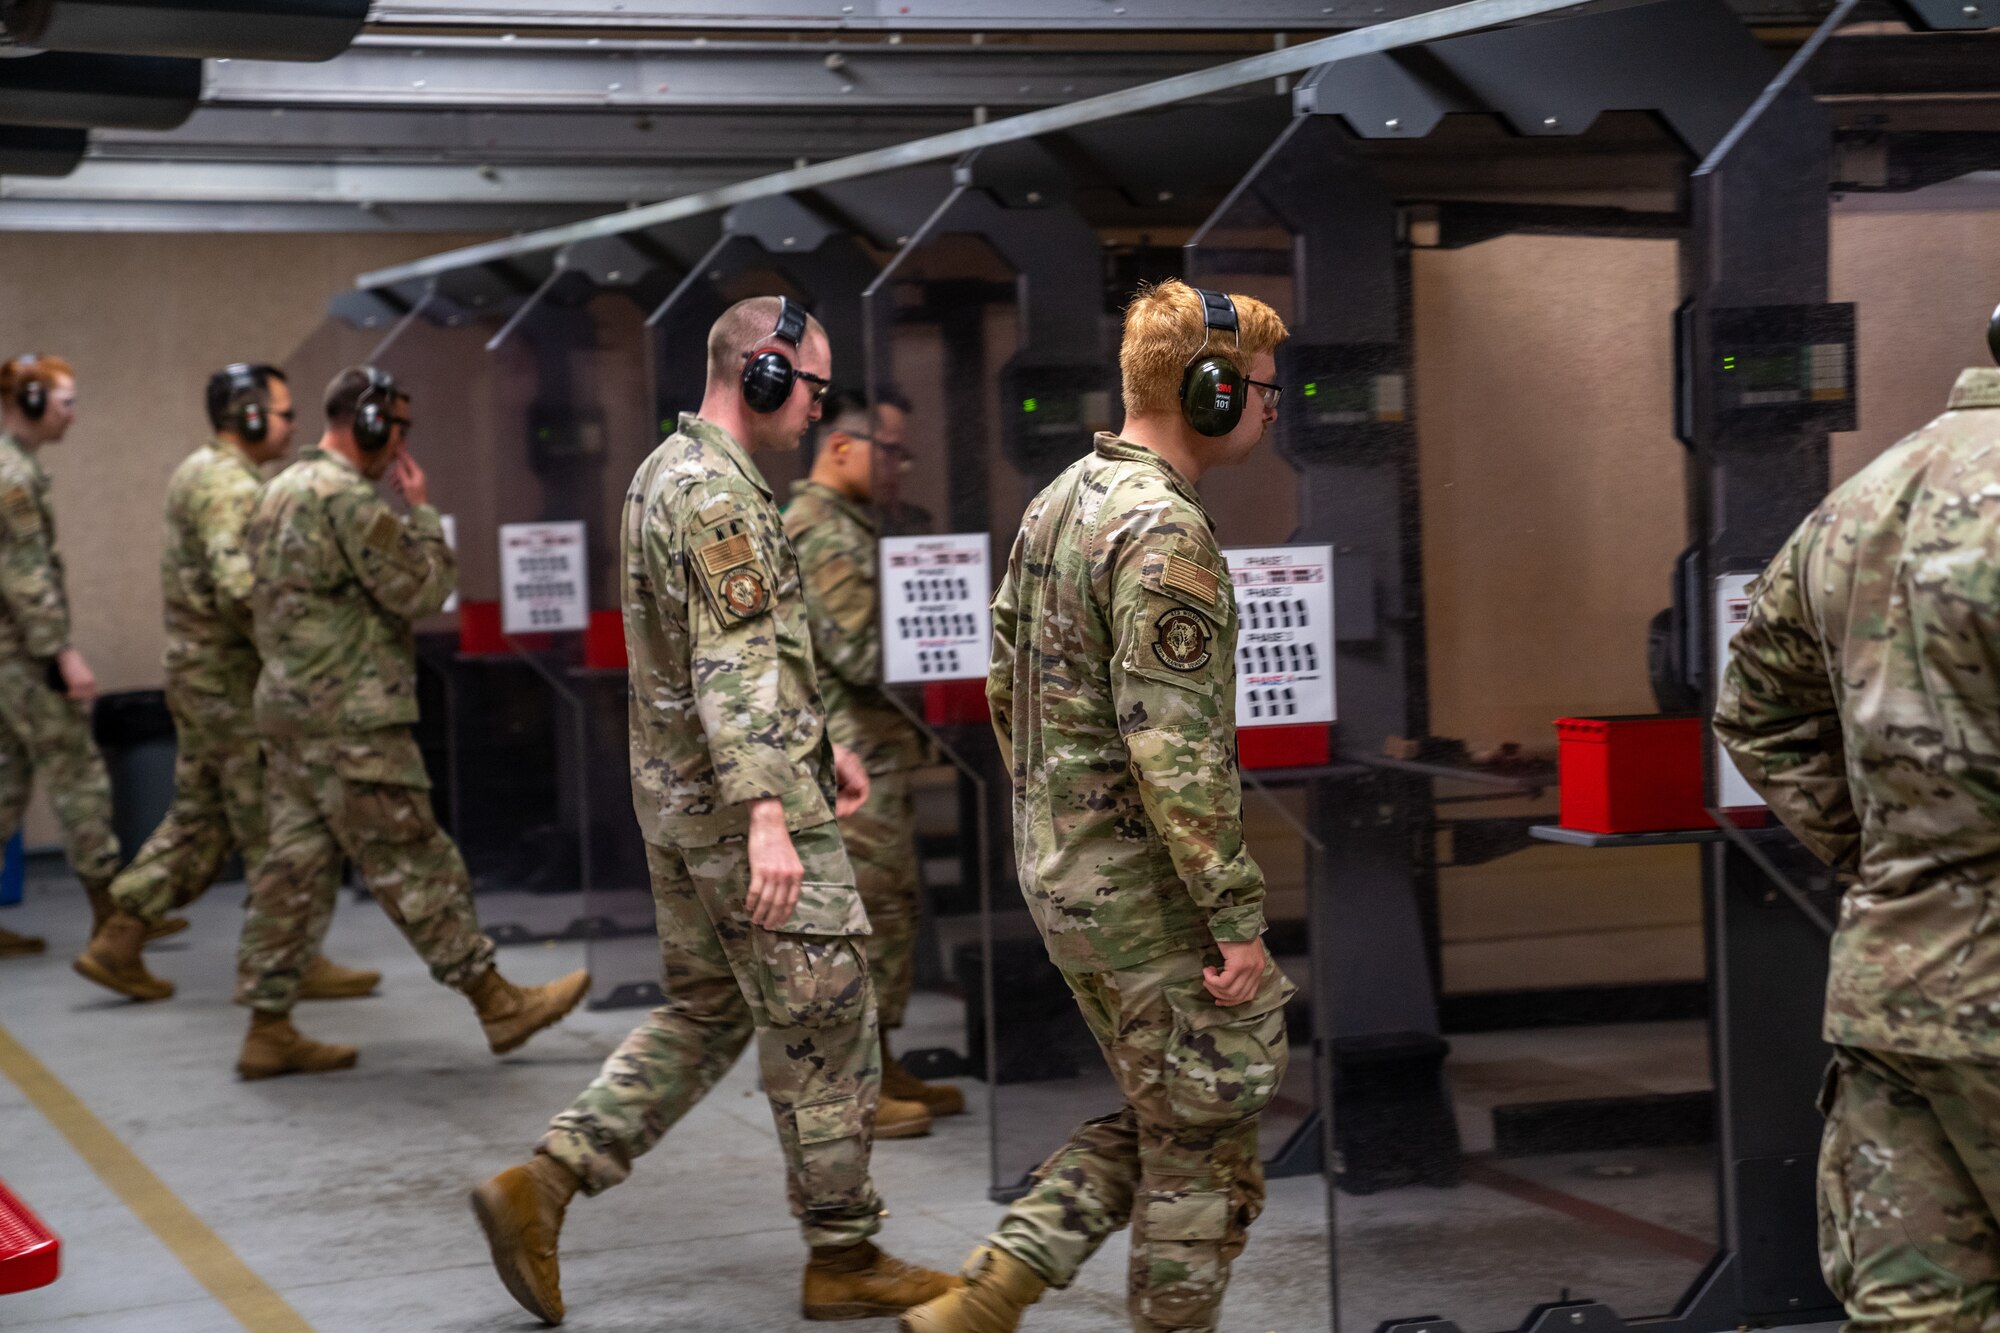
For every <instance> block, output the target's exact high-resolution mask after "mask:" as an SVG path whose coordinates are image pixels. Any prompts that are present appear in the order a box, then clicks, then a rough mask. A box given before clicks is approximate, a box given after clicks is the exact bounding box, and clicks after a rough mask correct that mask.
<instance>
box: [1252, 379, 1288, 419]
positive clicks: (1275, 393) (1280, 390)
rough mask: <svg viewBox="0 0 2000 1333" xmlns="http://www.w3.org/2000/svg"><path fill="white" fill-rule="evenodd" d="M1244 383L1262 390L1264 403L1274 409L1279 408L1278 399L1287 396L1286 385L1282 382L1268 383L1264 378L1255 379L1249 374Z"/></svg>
mask: <svg viewBox="0 0 2000 1333" xmlns="http://www.w3.org/2000/svg"><path fill="white" fill-rule="evenodd" d="M1244 383H1246V384H1249V385H1251V386H1253V387H1254V388H1256V389H1258V390H1260V391H1261V392H1262V393H1263V395H1264V405H1265V406H1266V407H1269V408H1270V409H1271V410H1272V411H1276V410H1277V407H1278V400H1279V399H1280V398H1283V397H1284V396H1285V386H1284V385H1282V384H1266V383H1264V381H1262V380H1253V379H1251V378H1250V377H1249V376H1247V375H1246V376H1244Z"/></svg>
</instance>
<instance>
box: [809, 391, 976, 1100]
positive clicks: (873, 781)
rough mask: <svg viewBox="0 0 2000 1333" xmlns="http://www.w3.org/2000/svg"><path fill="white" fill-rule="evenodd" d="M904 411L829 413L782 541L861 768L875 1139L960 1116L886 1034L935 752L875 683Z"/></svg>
mask: <svg viewBox="0 0 2000 1333" xmlns="http://www.w3.org/2000/svg"><path fill="white" fill-rule="evenodd" d="M907 411H908V408H907V406H906V405H905V404H904V403H903V402H902V401H901V400H900V399H897V398H893V397H886V396H879V395H878V398H877V401H876V403H875V405H874V416H875V420H874V421H872V422H871V421H870V419H869V418H870V411H869V404H867V403H866V402H864V401H862V400H860V399H859V398H856V397H849V396H845V395H843V396H841V397H840V398H839V399H838V400H837V401H836V402H834V403H833V404H831V405H830V407H829V410H828V413H827V420H826V425H825V427H824V428H823V429H822V431H821V438H820V443H819V451H818V455H817V457H816V458H815V459H814V462H813V472H812V475H811V476H810V477H808V478H806V479H804V480H802V481H798V482H794V483H793V485H792V501H791V503H790V504H789V505H787V506H786V507H785V533H786V535H787V536H789V537H790V538H791V541H792V547H793V549H794V550H796V551H797V552H798V558H799V573H800V577H801V578H802V579H803V580H804V582H805V599H806V612H807V622H808V623H809V624H810V625H811V627H812V642H813V661H814V664H815V666H816V667H817V668H818V673H819V693H820V699H821V700H822V701H823V702H824V704H825V706H826V728H827V731H828V732H829V733H830V734H831V735H832V737H833V739H834V741H835V743H837V744H840V745H844V746H846V747H847V748H848V749H850V750H852V751H854V753H855V754H856V756H857V757H859V758H860V760H861V764H862V767H864V768H866V769H867V770H868V799H867V801H865V802H864V803H863V804H862V806H861V808H860V809H859V810H856V811H855V812H854V813H853V814H851V815H849V816H848V817H847V818H845V819H843V820H842V821H841V822H840V836H841V840H842V841H843V842H845V843H846V844H847V855H848V858H849V859H850V860H851V861H853V863H854V880H855V885H856V887H858V888H859V889H860V891H861V902H862V904H863V906H865V907H866V908H867V909H868V922H869V924H870V925H871V926H873V927H874V932H873V933H872V934H871V935H869V937H868V942H867V952H868V973H869V976H870V977H871V978H872V979H873V981H874V983H875V997H876V1003H877V1006H878V1008H879V1010H880V1014H881V1022H882V1107H881V1110H880V1112H879V1113H878V1115H877V1117H876V1122H875V1133H876V1137H877V1138H906V1137H914V1136H916V1135H919V1134H924V1133H928V1132H929V1130H930V1127H931V1125H930V1121H931V1116H932V1115H956V1114H958V1113H960V1112H962V1111H964V1110H965V1095H964V1094H963V1093H962V1092H960V1091H959V1090H958V1089H957V1088H954V1087H951V1086H950V1085H948V1084H938V1085H935V1086H933V1085H930V1084H926V1083H924V1082H923V1081H922V1080H921V1079H919V1078H917V1077H916V1076H915V1075H914V1074H911V1073H910V1072H909V1071H908V1070H907V1069H905V1068H903V1066H902V1063H901V1062H900V1061H899V1060H897V1059H896V1057H895V1055H894V1053H893V1052H892V1051H890V1049H889V1033H891V1032H892V1031H894V1030H895V1029H897V1028H900V1027H901V1026H902V1025H903V1012H904V1009H905V1008H906V1007H907V1006H908V1004H909V1000H910V982H911V975H912V971H913V964H914V961H915V952H916V935H917V911H918V889H919V884H918V878H917V827H916V825H917V811H916V795H915V792H914V791H913V790H912V788H911V785H910V779H911V774H912V772H913V771H914V770H915V769H917V768H919V767H921V766H922V765H924V764H926V763H928V762H929V761H930V747H929V745H928V743H927V742H926V741H925V739H924V735H923V732H922V731H921V730H920V729H919V728H918V727H917V725H916V723H914V722H913V721H911V720H910V717H909V715H908V714H906V713H905V712H903V710H901V709H899V708H897V707H896V705H895V704H894V703H893V702H891V701H890V699H889V698H888V696H887V695H886V694H885V693H884V692H883V688H882V685H881V678H882V632H881V626H880V624H879V619H878V617H879V610H880V606H881V595H880V591H879V586H878V585H879V576H878V572H877V569H876V559H877V556H876V540H877V537H876V531H875V520H874V517H873V515H872V514H871V513H870V511H869V508H868V506H869V502H870V501H871V500H872V499H874V498H876V496H875V491H876V483H877V480H878V477H879V478H880V479H881V480H882V481H884V482H886V483H890V484H893V480H894V478H895V477H896V476H897V475H898V474H900V473H901V472H903V471H904V470H906V469H907V468H908V467H909V454H908V451H907V450H906V449H905V448H904V447H903V430H904V424H905V420H906V414H907ZM885 489H886V488H885ZM883 498H885V499H886V498H889V497H888V496H884V497H883Z"/></svg>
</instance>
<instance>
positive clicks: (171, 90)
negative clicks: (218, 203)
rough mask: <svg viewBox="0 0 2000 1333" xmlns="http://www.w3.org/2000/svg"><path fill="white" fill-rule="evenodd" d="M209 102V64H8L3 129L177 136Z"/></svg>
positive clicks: (150, 59)
mask: <svg viewBox="0 0 2000 1333" xmlns="http://www.w3.org/2000/svg"><path fill="white" fill-rule="evenodd" d="M200 100H201V62H200V61H199V60H180V59H169V58H167V57H163V56H97V55H69V54H67V53H64V54H51V55H40V56H29V57H27V58H25V59H22V60H0V123H8V124H15V125H44V126H71V127H75V128H79V129H88V128H90V127H91V126H93V125H106V126H116V127H118V128H119V129H131V130H171V129H174V128H176V127H178V126H179V125H181V124H182V123H183V122H184V121H186V120H187V118H188V117H189V116H191V115H193V114H194V108H195V103H196V102H198V101H200Z"/></svg>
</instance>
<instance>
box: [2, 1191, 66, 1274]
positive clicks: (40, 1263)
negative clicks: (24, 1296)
mask: <svg viewBox="0 0 2000 1333" xmlns="http://www.w3.org/2000/svg"><path fill="white" fill-rule="evenodd" d="M61 1272H62V1241H60V1240H58V1239H57V1238H56V1233H55V1232H53V1231H51V1230H49V1229H48V1227H47V1226H45V1225H43V1223H42V1219H41V1218H39V1217H36V1216H35V1215H34V1214H33V1213H31V1212H29V1211H28V1205H26V1204H24V1203H22V1202H21V1201H20V1200H19V1199H17V1198H15V1197H14V1196H13V1195H12V1194H11V1193H9V1192H8V1190H7V1187H6V1186H5V1185H0V1296H11V1295H13V1294H14V1293H15V1292H17V1291H33V1290H34V1289H35V1288H36V1287H46V1286H48V1285H49V1283H51V1282H54V1281H55V1280H56V1277H57V1275H58V1274H60V1273H61Z"/></svg>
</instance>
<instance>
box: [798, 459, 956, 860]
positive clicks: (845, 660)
mask: <svg viewBox="0 0 2000 1333" xmlns="http://www.w3.org/2000/svg"><path fill="white" fill-rule="evenodd" d="M785 534H786V536H788V537H790V538H791V542H792V549H793V550H794V551H795V552H797V554H798V562H799V572H800V575H801V577H802V578H803V580H804V583H805V595H806V613H807V618H808V621H809V623H810V625H811V627H812V645H813V664H814V666H815V667H816V668H817V672H818V679H819V697H820V701H821V703H822V704H823V705H824V706H825V708H826V729H827V732H828V734H830V735H831V736H832V737H833V740H834V743H835V744H837V745H845V746H846V747H847V748H848V749H850V750H852V751H854V753H855V754H856V755H857V756H858V757H859V758H860V760H861V763H862V766H863V767H864V768H866V769H867V770H868V771H869V772H870V773H894V772H897V771H899V770H902V769H909V768H917V767H919V766H921V765H922V764H924V763H927V762H928V761H929V746H928V744H927V743H926V742H925V740H924V735H923V732H921V731H919V730H918V729H917V726H916V724H915V723H914V722H912V721H911V720H910V719H909V716H908V715H907V714H905V713H904V712H903V711H902V710H901V709H899V708H897V707H896V705H895V704H893V703H891V702H890V701H889V697H888V695H887V694H886V693H885V692H884V691H883V687H882V684H881V680H882V626H881V620H880V616H881V602H882V594H881V584H880V571H879V569H878V568H877V566H878V563H879V560H880V553H879V550H878V547H877V537H876V532H875V523H874V520H873V519H872V518H871V517H870V515H869V513H868V511H867V510H866V509H865V508H863V507H862V506H861V505H858V504H856V503H855V502H854V501H853V500H850V499H848V498H847V497H846V496H844V495H842V494H840V493H839V492H838V491H836V490H834V489H833V488H832V487H830V486H828V485H826V484H824V483H823V482H817V481H813V480H812V479H810V478H807V479H806V480H804V481H796V482H793V483H792V500H791V503H790V504H788V505H786V506H785ZM850 850H851V849H850Z"/></svg>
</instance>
